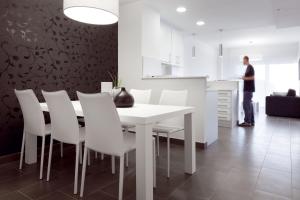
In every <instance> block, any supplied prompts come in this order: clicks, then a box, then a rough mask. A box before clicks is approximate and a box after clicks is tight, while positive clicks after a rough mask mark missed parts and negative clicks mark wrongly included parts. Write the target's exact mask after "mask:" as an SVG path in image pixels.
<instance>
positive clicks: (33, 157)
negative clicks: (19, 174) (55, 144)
mask: <svg viewBox="0 0 300 200" xmlns="http://www.w3.org/2000/svg"><path fill="white" fill-rule="evenodd" d="M36 162H37V136H36V135H32V134H26V139H25V163H26V164H29V165H30V164H34V163H36Z"/></svg>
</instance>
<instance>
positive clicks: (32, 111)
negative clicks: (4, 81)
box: [15, 89, 62, 179]
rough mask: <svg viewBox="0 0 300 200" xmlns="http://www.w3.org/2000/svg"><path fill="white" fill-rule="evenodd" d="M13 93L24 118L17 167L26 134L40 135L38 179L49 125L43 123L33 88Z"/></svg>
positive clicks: (21, 156)
mask: <svg viewBox="0 0 300 200" xmlns="http://www.w3.org/2000/svg"><path fill="white" fill-rule="evenodd" d="M15 94H16V96H17V98H18V101H19V103H20V107H21V110H22V114H23V119H24V129H23V139H22V147H21V155H20V165H19V169H22V166H23V158H24V150H25V140H26V135H27V134H32V135H36V136H40V137H42V148H41V163H40V179H42V178H43V166H44V151H45V137H46V136H47V135H50V134H51V125H50V124H45V119H44V115H43V111H42V109H41V106H40V103H39V101H38V99H37V97H36V96H35V94H34V92H33V90H31V89H28V90H15ZM61 154H62V153H61Z"/></svg>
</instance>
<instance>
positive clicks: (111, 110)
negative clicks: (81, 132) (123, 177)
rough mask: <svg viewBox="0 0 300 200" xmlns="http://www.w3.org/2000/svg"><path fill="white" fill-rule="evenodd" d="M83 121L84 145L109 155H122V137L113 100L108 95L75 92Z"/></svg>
mask: <svg viewBox="0 0 300 200" xmlns="http://www.w3.org/2000/svg"><path fill="white" fill-rule="evenodd" d="M77 95H78V98H79V100H80V104H81V106H82V110H83V115H84V119H85V128H86V137H85V145H86V146H87V147H88V148H90V149H93V150H96V151H98V152H101V153H107V154H111V155H122V154H124V149H123V147H124V138H123V137H124V135H123V132H122V128H121V122H120V119H119V115H118V113H117V110H116V106H115V104H114V103H113V100H112V98H111V96H110V95H108V94H104V93H103V94H100V93H99V94H83V93H80V92H77Z"/></svg>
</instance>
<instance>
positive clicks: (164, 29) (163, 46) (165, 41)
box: [160, 22, 172, 64]
mask: <svg viewBox="0 0 300 200" xmlns="http://www.w3.org/2000/svg"><path fill="white" fill-rule="evenodd" d="M171 52H172V29H171V27H170V26H168V25H166V24H164V23H162V22H161V23H160V59H161V61H162V62H163V63H168V64H170V63H171Z"/></svg>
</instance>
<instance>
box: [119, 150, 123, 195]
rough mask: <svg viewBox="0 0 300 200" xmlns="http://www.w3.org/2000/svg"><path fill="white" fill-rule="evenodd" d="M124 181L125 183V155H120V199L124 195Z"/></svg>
mask: <svg viewBox="0 0 300 200" xmlns="http://www.w3.org/2000/svg"><path fill="white" fill-rule="evenodd" d="M123 183H124V156H121V157H120V176H119V200H122V197H123Z"/></svg>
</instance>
